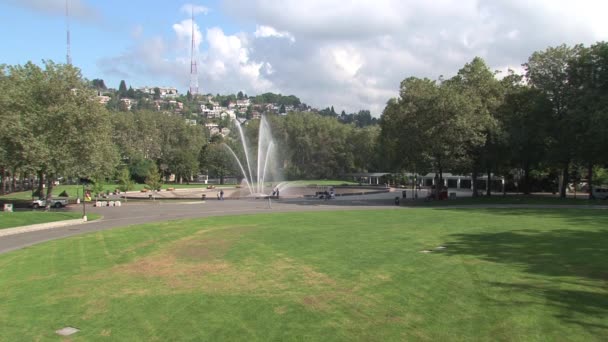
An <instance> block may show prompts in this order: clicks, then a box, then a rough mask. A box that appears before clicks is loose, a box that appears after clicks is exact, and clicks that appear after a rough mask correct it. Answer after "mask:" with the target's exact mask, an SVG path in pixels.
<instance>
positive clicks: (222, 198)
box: [220, 190, 224, 201]
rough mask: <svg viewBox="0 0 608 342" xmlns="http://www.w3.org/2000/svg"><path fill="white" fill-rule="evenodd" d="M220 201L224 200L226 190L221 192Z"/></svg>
mask: <svg viewBox="0 0 608 342" xmlns="http://www.w3.org/2000/svg"><path fill="white" fill-rule="evenodd" d="M220 199H221V200H222V201H223V200H224V190H220Z"/></svg>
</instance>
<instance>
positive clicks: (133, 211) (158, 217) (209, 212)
mask: <svg viewBox="0 0 608 342" xmlns="http://www.w3.org/2000/svg"><path fill="white" fill-rule="evenodd" d="M394 198H395V193H394V192H393V193H385V194H377V195H365V196H345V197H338V198H337V199H335V200H329V201H324V200H317V199H297V200H296V199H292V200H284V199H282V200H279V201H274V200H273V201H272V202H271V205H272V208H269V207H268V201H266V200H262V199H260V200H226V201H218V200H207V201H206V202H204V203H203V202H202V201H191V202H187V201H186V202H160V201H156V202H132V203H126V204H125V205H123V206H122V207H101V208H94V207H87V212H89V213H91V212H94V213H98V214H101V215H102V216H103V218H102V219H100V220H97V221H92V222H87V223H82V224H77V225H70V226H64V227H57V228H52V229H44V230H37V231H29V232H23V233H20V234H14V235H9V236H0V254H1V253H6V252H9V251H12V250H16V249H21V248H24V247H27V246H31V245H34V244H37V243H41V242H44V241H49V240H54V239H59V238H64V237H67V236H72V235H77V234H82V233H87V232H95V231H100V230H105V229H111V228H116V227H125V226H130V225H135V224H142V223H148V222H157V221H167V220H175V219H187V218H196V217H207V216H225V215H242V214H260V213H276V212H298V211H320V210H353V209H357V210H374V209H406V208H408V207H396V206H395V205H394V203H393V200H394ZM81 208H82V207H79V206H74V207H72V208H69V209H66V210H71V211H79V210H81ZM435 208H445V209H455V208H538V209H541V208H589V209H604V210H606V209H608V207H607V206H581V205H578V206H575V205H500V204H490V205H462V206H447V207H435Z"/></svg>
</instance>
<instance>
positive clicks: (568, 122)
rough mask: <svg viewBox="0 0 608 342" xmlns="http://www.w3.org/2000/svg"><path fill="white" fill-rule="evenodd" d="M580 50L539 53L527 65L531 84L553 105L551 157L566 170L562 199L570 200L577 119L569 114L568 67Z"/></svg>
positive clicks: (553, 49) (554, 49)
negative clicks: (568, 192) (567, 192)
mask: <svg viewBox="0 0 608 342" xmlns="http://www.w3.org/2000/svg"><path fill="white" fill-rule="evenodd" d="M579 50H580V46H576V47H574V48H572V47H569V46H567V45H560V46H557V47H549V48H547V49H546V50H544V51H537V52H534V53H533V54H532V56H530V58H529V59H528V62H527V63H525V64H524V67H525V69H526V78H527V80H528V82H529V84H530V85H531V86H532V87H533V88H535V89H538V90H540V91H541V92H542V93H543V94H544V95H545V96H547V98H548V99H549V101H550V102H551V109H552V113H551V120H550V122H551V123H552V125H551V127H550V128H549V134H550V158H551V159H552V160H553V162H554V163H555V164H556V165H559V166H560V167H561V169H562V176H561V178H562V179H561V185H560V197H562V198H565V197H566V189H567V187H568V175H569V167H570V164H571V162H572V160H573V158H574V154H575V149H576V141H575V137H576V126H577V122H576V119H575V118H574V117H573V116H572V115H569V113H568V108H569V102H571V100H572V97H571V96H570V94H572V88H571V83H569V81H568V78H569V77H568V67H569V64H570V63H571V61H572V60H573V59H574V58H575V56H576V55H577V54H578V51H579Z"/></svg>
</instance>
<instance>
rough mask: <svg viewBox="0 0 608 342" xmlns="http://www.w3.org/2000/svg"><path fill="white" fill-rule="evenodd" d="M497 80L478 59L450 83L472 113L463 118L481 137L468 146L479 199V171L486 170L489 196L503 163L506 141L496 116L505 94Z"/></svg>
mask: <svg viewBox="0 0 608 342" xmlns="http://www.w3.org/2000/svg"><path fill="white" fill-rule="evenodd" d="M494 76H495V73H494V72H492V71H491V70H490V69H489V68H488V66H487V65H486V63H485V61H484V60H483V59H481V58H479V57H475V58H474V59H473V60H472V61H471V62H470V63H467V64H465V66H464V67H463V68H462V69H460V70H459V71H458V74H456V76H454V77H453V78H452V79H450V80H449V81H448V83H450V84H451V85H452V86H454V87H456V90H457V92H458V93H459V94H461V95H462V96H464V97H465V98H466V99H467V102H468V104H469V105H470V106H469V107H468V108H469V110H470V112H469V113H464V114H466V117H468V118H469V119H470V120H471V122H472V123H474V124H475V126H476V127H475V131H476V132H477V133H478V135H477V137H476V138H475V139H470V140H468V141H467V142H468V144H467V146H465V148H466V150H467V154H468V163H469V164H470V168H471V171H472V172H471V174H472V177H471V178H472V183H473V196H477V175H478V173H479V171H480V169H485V170H486V174H487V179H488V182H487V183H486V190H487V195H488V196H489V195H490V193H491V192H490V191H491V187H490V182H489V180H490V179H491V174H492V170H493V169H494V170H496V169H497V168H498V165H499V164H501V162H503V160H502V154H501V153H499V150H500V149H501V148H502V146H503V145H502V144H503V143H504V139H505V137H504V131H503V130H502V127H501V125H500V121H499V120H498V118H497V117H496V115H497V109H498V107H499V106H500V104H501V103H502V99H503V95H504V92H503V89H502V88H501V86H500V82H499V81H498V80H497V79H496V77H494ZM477 138H478V139H477Z"/></svg>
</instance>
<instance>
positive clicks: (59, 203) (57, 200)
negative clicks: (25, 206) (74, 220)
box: [30, 198, 68, 209]
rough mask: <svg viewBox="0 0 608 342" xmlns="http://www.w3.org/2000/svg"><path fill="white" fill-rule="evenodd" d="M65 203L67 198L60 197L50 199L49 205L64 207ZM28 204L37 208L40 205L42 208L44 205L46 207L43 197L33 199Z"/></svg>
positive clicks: (66, 203)
mask: <svg viewBox="0 0 608 342" xmlns="http://www.w3.org/2000/svg"><path fill="white" fill-rule="evenodd" d="M66 205H68V200H67V199H62V198H53V199H51V207H53V208H61V207H65V206H66ZM30 206H31V207H32V208H34V209H38V208H41V207H42V208H44V207H46V200H44V199H37V200H33V201H32V204H30Z"/></svg>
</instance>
